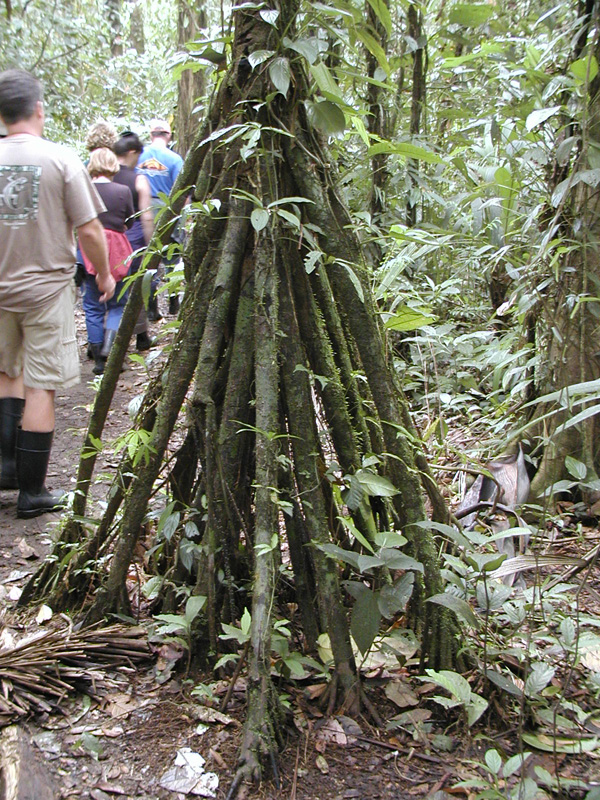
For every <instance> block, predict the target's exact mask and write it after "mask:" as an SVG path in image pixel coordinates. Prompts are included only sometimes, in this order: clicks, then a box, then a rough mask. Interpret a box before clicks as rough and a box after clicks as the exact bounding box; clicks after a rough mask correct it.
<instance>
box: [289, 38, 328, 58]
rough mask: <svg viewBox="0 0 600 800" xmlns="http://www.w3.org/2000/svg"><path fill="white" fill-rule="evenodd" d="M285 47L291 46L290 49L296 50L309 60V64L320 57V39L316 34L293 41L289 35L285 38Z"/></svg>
mask: <svg viewBox="0 0 600 800" xmlns="http://www.w3.org/2000/svg"><path fill="white" fill-rule="evenodd" d="M283 44H284V47H289V48H290V50H295V51H296V53H299V54H300V55H301V56H304V58H305V59H306V60H307V61H308V63H309V64H314V63H315V61H316V60H317V58H318V57H319V52H320V48H319V40H318V39H317V38H316V37H315V36H311V37H310V38H308V39H295V40H294V41H292V40H291V39H288V38H287V36H285V37H284V39H283Z"/></svg>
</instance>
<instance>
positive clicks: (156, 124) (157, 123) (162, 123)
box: [150, 119, 171, 133]
mask: <svg viewBox="0 0 600 800" xmlns="http://www.w3.org/2000/svg"><path fill="white" fill-rule="evenodd" d="M159 132H160V133H171V126H170V125H169V123H168V122H167V120H166V119H153V120H151V122H150V133H159Z"/></svg>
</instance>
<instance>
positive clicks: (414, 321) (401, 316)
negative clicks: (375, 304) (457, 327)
mask: <svg viewBox="0 0 600 800" xmlns="http://www.w3.org/2000/svg"><path fill="white" fill-rule="evenodd" d="M436 321H437V317H436V316H434V315H433V314H424V313H423V312H422V311H417V310H416V309H414V308H409V307H408V306H399V307H398V308H397V309H396V311H395V313H394V316H393V317H390V318H389V319H388V321H387V322H386V323H385V326H384V327H385V329H386V330H388V331H390V330H391V331H415V330H417V329H418V328H424V327H425V326H426V325H433V323H434V322H436Z"/></svg>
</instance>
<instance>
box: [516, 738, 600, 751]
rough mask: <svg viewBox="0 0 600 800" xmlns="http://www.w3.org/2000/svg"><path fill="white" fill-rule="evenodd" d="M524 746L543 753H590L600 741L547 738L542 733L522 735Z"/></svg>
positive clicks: (596, 747)
mask: <svg viewBox="0 0 600 800" xmlns="http://www.w3.org/2000/svg"><path fill="white" fill-rule="evenodd" d="M521 738H522V739H523V741H524V742H525V744H528V745H530V746H531V747H535V748H536V749H537V750H543V751H544V752H545V753H554V752H556V753H591V752H592V751H593V750H597V749H598V747H599V746H600V739H598V738H596V737H594V738H593V739H568V738H566V737H563V736H556V737H554V736H547V735H546V734H544V733H540V734H535V733H522V734H521Z"/></svg>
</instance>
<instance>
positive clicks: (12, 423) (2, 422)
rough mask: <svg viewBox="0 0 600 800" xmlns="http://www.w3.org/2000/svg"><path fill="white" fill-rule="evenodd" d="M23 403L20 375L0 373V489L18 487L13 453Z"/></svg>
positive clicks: (14, 451)
mask: <svg viewBox="0 0 600 800" xmlns="http://www.w3.org/2000/svg"><path fill="white" fill-rule="evenodd" d="M24 404H25V400H24V389H23V378H22V376H21V375H19V376H18V377H17V378H10V377H9V376H8V375H7V374H6V373H0V456H1V458H2V465H1V468H0V489H18V484H17V462H16V456H15V453H16V447H17V429H18V427H19V424H20V422H21V415H22V414H23V406H24Z"/></svg>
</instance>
